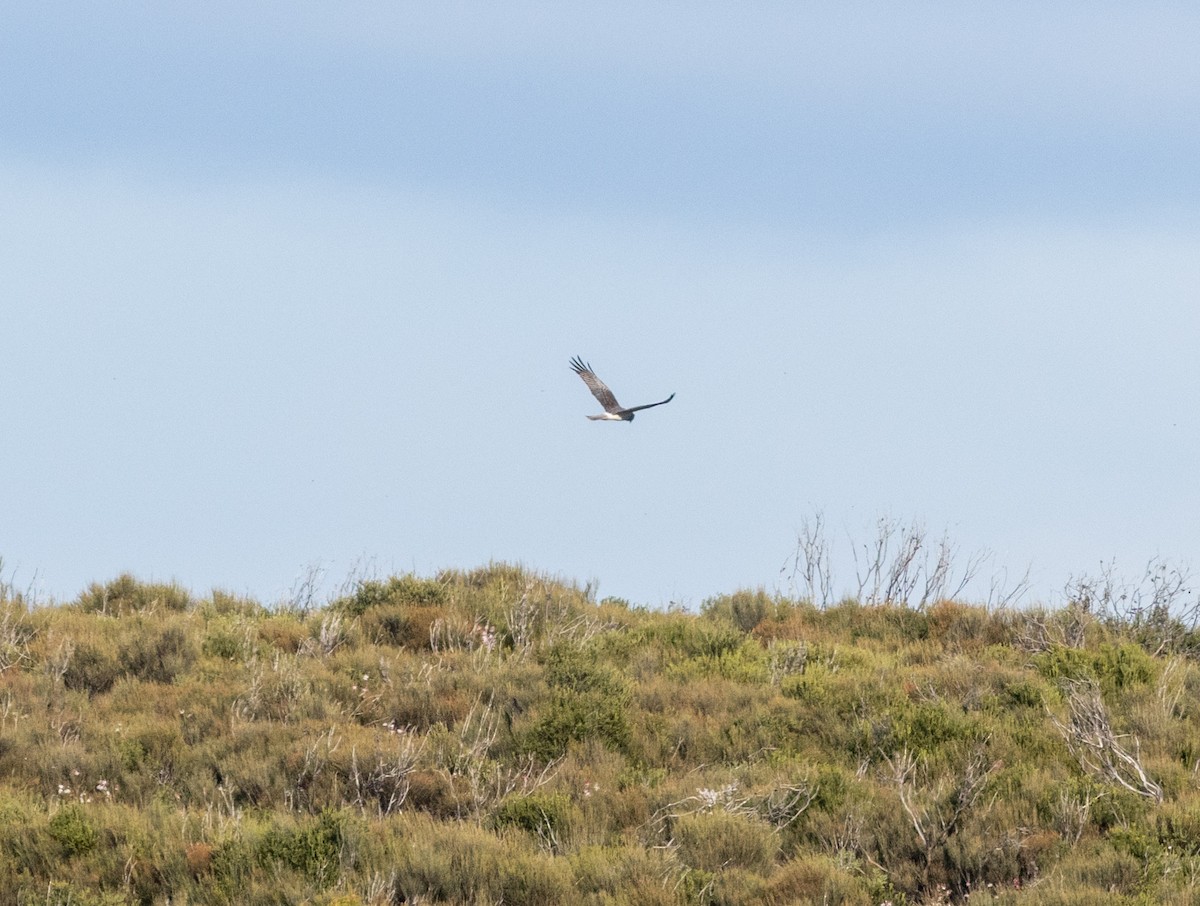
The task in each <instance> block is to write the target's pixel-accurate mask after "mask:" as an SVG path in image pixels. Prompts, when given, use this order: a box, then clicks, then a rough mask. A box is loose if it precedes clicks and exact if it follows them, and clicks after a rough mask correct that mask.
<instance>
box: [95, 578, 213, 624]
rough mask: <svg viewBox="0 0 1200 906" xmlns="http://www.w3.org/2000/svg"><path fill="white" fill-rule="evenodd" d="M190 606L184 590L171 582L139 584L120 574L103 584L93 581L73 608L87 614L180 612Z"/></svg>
mask: <svg viewBox="0 0 1200 906" xmlns="http://www.w3.org/2000/svg"><path fill="white" fill-rule="evenodd" d="M191 605H192V597H191V595H190V594H188V592H187V590H186V589H184V588H181V587H180V586H178V585H176V584H174V583H170V584H163V583H146V582H139V581H138V580H137V579H135V578H134V577H133V576H131V575H130V574H129V573H123V574H122V575H120V576H118V577H117V578H115V579H113V580H112V581H111V582H109V583H108V584H106V585H100V584H97V583H95V582H93V583H92V584H91V585H89V586H88V589H87V591H85V592H84V593H83V594H81V595H80V596H79V598H78V599H77V600H76V606H77V607H78V608H79V609H80V610H83V611H86V612H88V613H107V614H112V615H114V616H119V615H120V614H123V613H130V612H139V611H149V610H159V609H162V610H169V611H177V612H182V611H185V610H187V609H188V608H189V607H191Z"/></svg>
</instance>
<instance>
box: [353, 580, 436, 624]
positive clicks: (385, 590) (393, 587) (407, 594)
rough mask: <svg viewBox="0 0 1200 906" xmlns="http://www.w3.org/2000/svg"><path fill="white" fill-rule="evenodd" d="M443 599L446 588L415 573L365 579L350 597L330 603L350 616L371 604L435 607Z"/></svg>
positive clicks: (365, 610) (362, 611)
mask: <svg viewBox="0 0 1200 906" xmlns="http://www.w3.org/2000/svg"><path fill="white" fill-rule="evenodd" d="M445 601H446V587H445V585H444V584H443V583H442V582H439V581H437V580H436V579H418V578H417V577H416V576H412V575H407V576H392V577H391V578H389V579H387V580H386V581H379V580H377V579H367V580H365V581H362V582H360V583H359V584H358V587H357V588H356V589H355V590H354V593H353V594H351V595H350V596H349V597H345V598H339V599H338V600H337V601H335V602H334V603H333V606H334V607H335V608H337V609H339V610H342V611H344V612H346V613H348V614H350V615H352V616H361V615H362V614H364V613H366V612H367V611H368V610H370V609H371V608H373V607H381V606H387V605H390V606H397V605H403V606H408V607H437V606H440V605H442V604H444V603H445Z"/></svg>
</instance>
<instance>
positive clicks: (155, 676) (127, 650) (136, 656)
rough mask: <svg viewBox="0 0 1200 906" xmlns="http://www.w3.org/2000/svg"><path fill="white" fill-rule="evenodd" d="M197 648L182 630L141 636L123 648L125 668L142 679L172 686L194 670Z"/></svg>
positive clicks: (169, 629)
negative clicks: (186, 672)
mask: <svg viewBox="0 0 1200 906" xmlns="http://www.w3.org/2000/svg"><path fill="white" fill-rule="evenodd" d="M195 660H196V648H195V644H194V643H193V642H192V640H191V638H190V637H189V636H188V634H187V632H186V631H185V630H184V628H183V627H181V626H167V627H165V628H163V629H160V630H158V631H156V632H139V633H137V634H136V635H134V636H133V638H131V639H129V640H127V641H126V642H125V643H124V644H122V645H121V649H120V661H121V666H122V667H124V668H125V670H127V671H128V672H129V673H131V674H133V675H134V676H136V677H137V678H138V679H142V680H145V681H147V682H152V683H170V682H172V681H173V680H174V679H175V677H176V676H178V675H179V674H180V673H183V672H185V671H187V670H188V669H190V668H191V666H192V664H193V663H194V662H195Z"/></svg>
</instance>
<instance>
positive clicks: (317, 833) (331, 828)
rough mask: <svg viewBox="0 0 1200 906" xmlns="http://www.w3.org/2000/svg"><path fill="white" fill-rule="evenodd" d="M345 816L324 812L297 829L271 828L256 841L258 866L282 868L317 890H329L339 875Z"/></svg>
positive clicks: (277, 826)
mask: <svg viewBox="0 0 1200 906" xmlns="http://www.w3.org/2000/svg"><path fill="white" fill-rule="evenodd" d="M345 832H346V816H345V815H344V814H342V813H339V812H333V811H324V812H322V813H321V814H320V815H319V816H318V817H317V818H316V819H315V820H310V821H308V822H307V823H305V824H304V825H302V826H300V827H298V828H290V827H281V826H279V825H272V826H271V828H270V829H269V830H268V831H267V833H266V834H265V835H264V836H263V838H262V840H261V841H259V844H258V847H257V853H256V855H257V857H258V860H259V862H260V863H261V864H265V865H270V864H272V863H277V864H282V865H286V866H287V867H288V868H291V869H292V870H293V871H297V872H299V873H300V874H302V875H304V877H306V878H307V879H308V880H310V881H312V882H313V883H314V884H318V885H320V886H321V887H329V886H331V885H332V884H333V882H334V881H336V880H337V878H338V875H339V874H341V858H342V844H343V842H344V840H345Z"/></svg>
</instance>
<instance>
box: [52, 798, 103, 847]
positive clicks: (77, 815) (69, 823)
mask: <svg viewBox="0 0 1200 906" xmlns="http://www.w3.org/2000/svg"><path fill="white" fill-rule="evenodd" d="M48 830H49V832H50V836H51V837H53V838H54V839H55V840H57V841H58V842H59V844H60V845H61V846H62V848H63V849H64V850H65V851H66V854H67V855H68V856H79V855H84V854H85V853H89V852H91V851H92V850H93V849H94V848H95V846H96V843H97V842H98V841H99V839H100V834H99V832H98V831H97V830H96V828H95V827H94V826H93V825H92V822H91V821H90V820H89V819H88V816H87V814H85V813H84V811H83V809H82V808H81V807H80V806H78V805H75V804H74V803H72V804H70V805H64V806H63V807H62V808H60V809H59V810H58V811H57V812H55V813H54V817H53V818H51V819H50V824H49V827H48Z"/></svg>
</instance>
